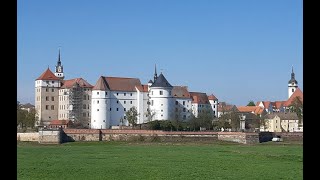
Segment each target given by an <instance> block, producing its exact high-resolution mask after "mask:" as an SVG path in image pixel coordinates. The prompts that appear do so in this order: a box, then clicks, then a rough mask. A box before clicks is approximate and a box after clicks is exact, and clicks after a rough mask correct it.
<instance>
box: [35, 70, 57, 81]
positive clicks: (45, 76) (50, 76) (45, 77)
mask: <svg viewBox="0 0 320 180" xmlns="http://www.w3.org/2000/svg"><path fill="white" fill-rule="evenodd" d="M36 80H59V78H58V77H57V76H55V75H54V74H53V72H52V71H50V69H49V68H48V69H47V70H46V71H45V72H43V73H42V74H41V76H39V77H38V78H37V79H36Z"/></svg>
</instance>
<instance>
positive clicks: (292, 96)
mask: <svg viewBox="0 0 320 180" xmlns="http://www.w3.org/2000/svg"><path fill="white" fill-rule="evenodd" d="M296 97H299V98H300V100H301V102H303V93H302V91H301V90H300V88H297V89H296V90H295V91H294V93H293V94H292V95H291V96H290V98H289V99H288V100H287V101H286V102H285V103H284V106H286V107H288V106H290V105H291V103H292V102H293V100H294V99H295V98H296Z"/></svg>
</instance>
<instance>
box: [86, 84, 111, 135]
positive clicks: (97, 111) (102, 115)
mask: <svg viewBox="0 0 320 180" xmlns="http://www.w3.org/2000/svg"><path fill="white" fill-rule="evenodd" d="M106 92H107V94H106ZM109 94H110V93H109V92H108V91H100V90H93V91H92V96H91V98H92V104H91V128H92V129H109V127H110V122H109V120H108V119H107V109H108V100H107V97H108V96H109Z"/></svg>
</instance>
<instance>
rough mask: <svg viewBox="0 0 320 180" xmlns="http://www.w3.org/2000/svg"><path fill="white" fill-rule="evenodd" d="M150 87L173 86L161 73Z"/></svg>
mask: <svg viewBox="0 0 320 180" xmlns="http://www.w3.org/2000/svg"><path fill="white" fill-rule="evenodd" d="M150 87H172V86H171V84H170V83H169V82H168V81H167V79H166V78H165V77H164V76H163V74H162V73H161V74H160V75H159V76H158V77H157V79H156V80H155V82H154V83H153V84H152V85H151V86H150Z"/></svg>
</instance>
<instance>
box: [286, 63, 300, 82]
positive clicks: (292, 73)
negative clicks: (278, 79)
mask: <svg viewBox="0 0 320 180" xmlns="http://www.w3.org/2000/svg"><path fill="white" fill-rule="evenodd" d="M294 76H295V75H294V72H293V66H292V70H291V79H290V80H289V82H288V83H289V84H292V83H295V84H298V82H297V80H296V79H295V77H294Z"/></svg>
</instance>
